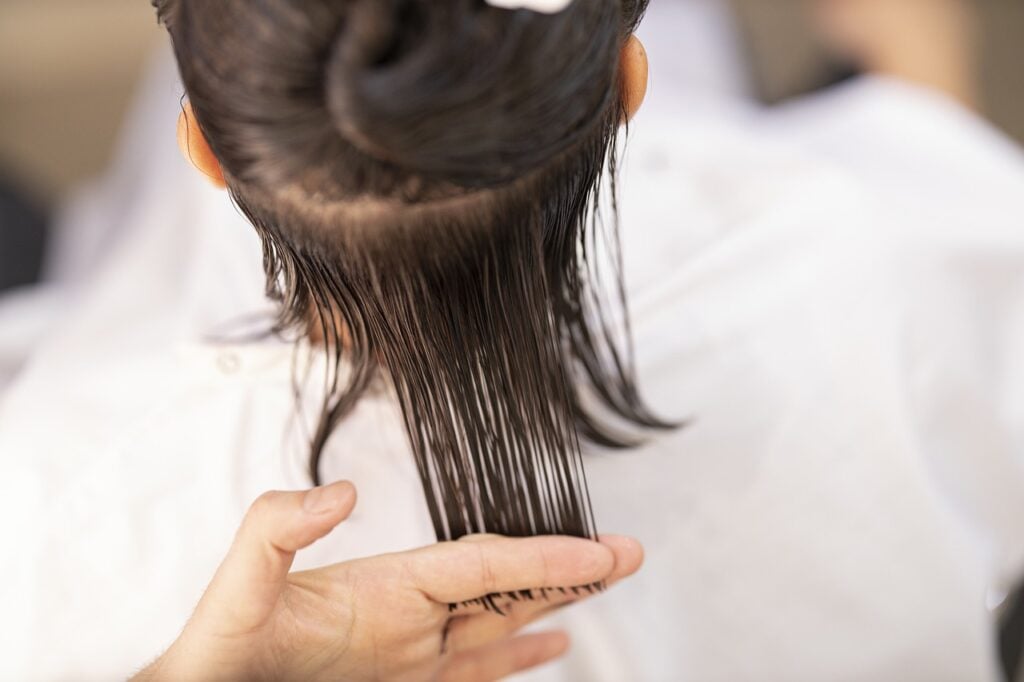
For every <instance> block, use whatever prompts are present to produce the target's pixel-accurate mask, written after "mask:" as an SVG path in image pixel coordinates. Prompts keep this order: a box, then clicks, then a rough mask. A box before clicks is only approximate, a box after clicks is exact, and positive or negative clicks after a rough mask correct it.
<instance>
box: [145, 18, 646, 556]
mask: <svg viewBox="0 0 1024 682" xmlns="http://www.w3.org/2000/svg"><path fill="white" fill-rule="evenodd" d="M154 4H156V5H157V7H158V9H159V12H160V16H161V19H162V20H163V21H164V22H165V24H166V26H167V28H168V30H169V31H170V34H171V37H172V41H173V44H174V49H175V53H176V55H177V59H178V64H179V68H180V72H181V76H182V79H183V82H184V85H185V88H186V91H187V93H186V94H187V96H188V99H189V103H190V109H186V111H185V112H184V118H183V122H182V125H181V128H180V133H181V134H180V137H181V139H182V140H183V142H184V145H185V147H186V150H187V152H188V153H189V155H190V157H192V158H193V160H194V161H195V162H196V163H197V165H199V166H200V167H201V168H202V169H203V170H204V172H205V173H206V174H207V175H209V176H211V178H213V179H214V180H215V181H216V180H219V179H221V178H222V179H223V182H224V183H225V184H226V186H227V188H228V190H229V191H230V193H231V196H232V198H233V199H234V201H235V202H236V203H237V205H238V206H239V207H240V208H241V210H242V211H243V212H244V213H245V215H246V216H247V217H248V218H249V219H250V221H251V222H252V223H253V225H254V226H255V228H256V230H257V231H258V233H259V235H260V237H261V238H262V240H263V246H264V253H265V268H266V274H267V285H268V289H267V290H268V294H269V295H270V297H271V298H272V299H274V300H276V301H277V302H278V303H279V305H280V318H279V322H278V329H279V330H281V331H286V330H291V331H294V332H297V333H298V335H299V336H306V337H309V338H312V339H315V340H316V342H317V343H319V344H322V345H323V346H324V347H325V348H326V351H327V353H328V356H329V357H330V358H332V361H333V363H334V370H333V372H332V381H333V385H332V389H331V395H330V402H329V405H328V407H327V409H326V410H325V414H324V418H323V422H322V424H321V427H320V429H319V431H318V433H317V434H316V436H315V438H314V442H313V455H312V462H311V468H312V473H313V476H314V478H317V464H318V460H319V457H320V454H321V451H322V449H323V446H324V443H325V441H326V439H327V437H328V436H329V435H330V432H331V430H332V428H333V427H334V426H335V425H336V424H337V422H338V420H340V419H341V418H342V417H343V416H344V415H345V414H346V413H347V411H348V410H350V409H351V407H352V405H353V404H354V402H355V401H356V400H357V399H358V397H359V396H360V394H361V393H362V392H363V390H364V389H365V388H366V386H367V384H368V382H369V380H370V378H371V377H372V376H373V374H374V371H375V370H376V369H378V368H380V369H382V370H383V371H384V373H385V375H386V376H387V377H388V378H389V379H390V381H391V383H392V384H393V386H394V391H395V394H396V396H397V398H398V401H399V403H400V405H401V408H402V412H403V415H404V417H405V422H406V427H407V430H408V432H409V437H410V442H411V444H412V448H413V450H414V451H415V453H416V455H417V460H418V462H419V464H420V472H421V475H422V476H423V481H424V486H425V488H426V491H427V497H428V503H429V504H430V505H431V511H432V514H433V515H434V522H435V526H436V527H437V529H438V534H439V535H441V536H443V537H445V536H447V537H457V536H459V535H462V534H464V533H466V532H472V531H483V530H491V531H493V530H496V529H497V530H500V531H501V532H504V533H511V534H530V533H537V532H555V531H557V532H576V533H577V534H581V535H587V534H592V533H593V528H592V526H591V520H590V519H589V515H588V514H589V512H588V510H587V508H586V504H585V500H584V498H585V489H584V487H583V485H582V479H581V472H580V470H579V467H578V453H579V442H578V436H579V435H583V436H584V437H586V438H590V439H592V440H595V441H597V442H600V443H603V444H606V445H615V444H619V445H621V444H622V443H623V442H624V441H623V438H622V437H621V436H620V435H619V433H618V430H617V429H615V428H613V427H611V426H610V425H609V418H611V417H612V416H613V415H617V417H619V418H623V419H624V420H625V421H626V422H631V423H633V424H638V425H642V426H653V427H659V426H664V424H663V423H662V422H660V421H659V420H657V419H656V418H654V417H653V416H652V415H650V414H649V413H648V411H647V410H646V408H645V407H644V406H643V404H642V402H641V400H640V398H639V396H638V394H637V391H636V387H635V385H634V381H633V377H632V370H631V366H630V363H629V358H628V353H624V352H623V350H622V349H621V348H620V344H619V343H617V339H619V338H620V335H619V334H618V333H616V332H615V331H614V330H613V329H612V328H611V326H610V320H609V319H608V318H607V317H606V314H605V311H604V308H605V300H606V299H604V298H603V297H602V296H601V295H600V291H599V288H598V287H597V282H596V281H595V280H596V277H597V274H596V272H595V263H596V261H597V260H598V259H599V256H598V255H596V254H595V249H597V247H598V243H599V241H600V239H599V236H600V235H599V233H600V229H599V228H600V226H601V224H602V217H601V213H600V211H599V210H598V208H599V203H600V196H601V194H602V187H603V189H604V190H606V191H607V192H608V193H610V195H611V197H612V198H613V195H614V182H613V179H614V173H615V148H616V136H617V131H618V129H619V127H620V125H621V124H622V123H624V122H625V121H626V120H627V119H628V118H629V116H630V115H631V114H632V112H633V111H635V109H636V107H637V106H639V102H640V100H642V98H643V92H644V89H645V87H646V77H647V74H646V61H645V58H644V56H643V50H642V47H640V45H639V42H637V41H635V39H633V38H631V36H632V32H633V30H634V29H635V27H636V25H637V23H638V22H639V21H640V19H641V16H642V14H643V11H644V9H645V7H646V4H647V0H575V2H572V3H571V4H570V5H569V6H568V8H567V9H565V10H564V11H562V12H559V13H555V14H543V13H539V12H534V11H529V10H522V9H520V10H514V11H513V10H507V9H500V8H497V7H493V6H491V5H489V4H487V3H486V2H484V0H261V1H260V2H250V1H249V0H217V2H208V1H207V0H154ZM207 145H208V146H207ZM605 176H609V177H610V178H611V180H612V181H611V182H608V183H602V178H603V177H605ZM612 203H613V202H612ZM613 210H614V209H613ZM613 227H614V226H613ZM620 276H621V274H620ZM627 333H628V332H627ZM627 345H628V344H627ZM342 379H343V380H342ZM602 413H603V416H599V415H602ZM545 485H546V486H547V487H548V488H550V490H548V491H544V490H541V489H540V488H543V487H544V486H545ZM495 526H497V527H498V528H495Z"/></svg>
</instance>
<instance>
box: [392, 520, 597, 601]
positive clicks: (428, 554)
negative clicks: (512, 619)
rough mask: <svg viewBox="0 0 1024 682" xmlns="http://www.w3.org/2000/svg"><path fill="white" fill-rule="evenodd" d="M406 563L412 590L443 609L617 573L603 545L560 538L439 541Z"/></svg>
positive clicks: (590, 580) (407, 557)
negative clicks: (514, 592)
mask: <svg viewBox="0 0 1024 682" xmlns="http://www.w3.org/2000/svg"><path fill="white" fill-rule="evenodd" d="M406 560H407V562H408V563H407V569H408V572H409V574H410V575H411V576H412V579H413V581H414V583H415V586H416V587H417V588H419V589H420V591H422V592H423V593H424V594H426V595H427V596H428V597H429V598H430V599H432V600H434V601H437V602H440V603H443V604H451V603H458V602H462V601H467V600H470V599H475V598H477V597H481V596H483V595H487V594H491V593H494V592H511V591H518V590H529V589H535V588H557V587H563V586H572V585H588V584H591V583H596V582H599V581H601V580H604V579H605V578H607V577H608V576H609V575H610V574H611V572H612V570H613V569H614V568H615V557H614V554H613V552H612V550H611V549H610V548H608V547H607V546H605V545H602V544H601V543H598V542H594V541H592V540H583V539H580V538H570V537H561V536H545V537H534V538H504V537H497V538H491V539H487V540H478V541H473V542H443V543H440V544H437V545H432V546H430V547H424V548H422V549H418V550H414V551H413V552H409V553H408V554H407V556H406Z"/></svg>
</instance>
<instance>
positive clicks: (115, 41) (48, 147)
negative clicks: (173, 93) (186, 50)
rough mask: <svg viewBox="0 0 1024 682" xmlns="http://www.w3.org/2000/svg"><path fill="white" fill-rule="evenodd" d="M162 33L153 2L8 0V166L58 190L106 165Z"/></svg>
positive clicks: (2, 73) (0, 38)
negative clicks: (146, 64) (135, 88)
mask: <svg viewBox="0 0 1024 682" xmlns="http://www.w3.org/2000/svg"><path fill="white" fill-rule="evenodd" d="M159 38H160V31H159V29H158V27H157V25H156V19H155V13H154V11H153V9H152V7H151V6H150V4H149V2H147V0H0V166H2V167H5V168H11V167H13V168H14V169H15V170H16V171H17V173H18V175H19V176H21V177H22V178H24V179H25V180H26V181H28V182H29V183H31V184H32V185H33V186H34V187H35V188H36V189H37V190H38V191H40V192H41V193H42V194H44V195H46V196H49V197H52V196H53V195H55V194H57V193H58V192H60V191H62V190H64V189H66V188H68V187H69V186H70V185H72V184H73V183H75V182H78V181H80V180H81V179H83V178H86V177H88V176H90V175H93V174H95V173H97V172H98V171H99V170H101V169H102V168H103V166H104V165H105V163H106V162H107V159H108V156H109V151H110V146H111V142H112V141H113V139H114V137H115V135H116V132H117V129H118V127H119V125H120V117H121V115H122V113H123V111H124V109H125V107H126V106H127V104H128V101H129V98H130V97H131V94H132V90H133V87H134V83H135V80H136V78H137V76H138V74H139V73H140V70H141V69H142V68H143V66H144V64H145V58H146V54H147V53H148V51H149V49H150V48H151V46H152V45H153V44H154V43H155V41H156V40H157V39H159Z"/></svg>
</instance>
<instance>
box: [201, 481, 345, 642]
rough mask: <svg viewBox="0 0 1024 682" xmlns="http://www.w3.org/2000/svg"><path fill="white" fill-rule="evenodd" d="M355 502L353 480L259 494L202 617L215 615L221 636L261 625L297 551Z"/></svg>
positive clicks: (328, 528)
mask: <svg viewBox="0 0 1024 682" xmlns="http://www.w3.org/2000/svg"><path fill="white" fill-rule="evenodd" d="M355 502H356V489H355V487H354V486H353V485H352V484H351V483H349V482H348V481H340V482H338V483H333V484H331V485H327V486H322V487H320V488H313V489H312V490H308V491H295V492H268V493H264V494H262V495H260V497H259V498H258V499H257V500H256V501H255V502H254V503H253V504H252V506H251V507H249V511H248V512H247V513H246V515H245V519H244V520H243V521H242V525H241V527H240V528H239V529H238V533H237V534H236V535H235V540H234V543H233V544H232V545H231V549H230V550H229V551H228V555H227V557H225V559H224V562H223V563H222V564H221V565H220V568H218V569H217V574H216V575H215V576H214V578H213V581H212V582H211V583H210V587H209V588H208V589H207V591H206V594H204V595H203V599H202V601H201V602H200V605H199V608H198V609H197V612H196V613H197V615H199V614H200V613H202V614H203V617H204V618H213V623H212V624H214V627H216V629H217V630H218V631H219V632H220V633H222V634H231V633H236V632H248V631H251V630H253V629H255V628H258V627H259V626H261V625H262V624H263V623H264V622H265V620H266V619H267V618H268V617H269V615H270V614H271V612H272V611H273V609H274V606H275V605H276V603H277V600H278V598H279V597H280V595H281V591H282V589H284V584H285V579H286V578H287V576H288V571H289V570H290V569H291V566H292V561H293V560H294V559H295V553H296V552H297V551H298V550H300V549H303V548H304V547H308V546H309V545H311V544H313V543H314V542H316V541H317V540H319V539H320V538H322V537H323V536H325V535H327V533H329V532H330V531H331V530H332V529H333V528H334V527H335V526H337V525H338V524H339V523H341V522H342V521H344V520H345V519H346V518H348V515H349V514H350V513H351V512H352V508H353V507H354V506H355ZM211 610H212V611H213V613H210V611H211Z"/></svg>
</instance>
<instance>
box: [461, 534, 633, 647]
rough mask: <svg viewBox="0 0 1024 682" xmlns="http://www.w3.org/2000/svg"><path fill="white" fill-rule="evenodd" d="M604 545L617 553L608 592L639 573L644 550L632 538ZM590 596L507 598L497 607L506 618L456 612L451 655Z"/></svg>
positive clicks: (606, 539)
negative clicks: (531, 598) (624, 579)
mask: <svg viewBox="0 0 1024 682" xmlns="http://www.w3.org/2000/svg"><path fill="white" fill-rule="evenodd" d="M601 543H602V544H605V545H607V546H609V547H610V548H611V549H612V551H613V552H614V553H615V568H614V570H612V573H611V575H609V576H608V578H606V579H605V581H604V585H605V588H606V589H607V588H611V587H612V586H613V585H615V584H616V583H617V582H618V581H620V580H622V579H623V578H626V577H628V576H630V575H632V574H634V573H636V571H637V570H638V569H639V568H640V565H641V564H642V563H643V548H642V547H641V546H640V543H639V542H637V541H636V540H634V539H633V538H627V537H622V536H617V535H603V536H601ZM591 594H592V593H590V592H587V591H585V590H579V591H578V594H576V593H573V592H572V591H571V590H570V591H566V592H564V593H563V592H561V591H557V590H556V591H553V592H549V593H548V597H547V598H546V599H534V600H520V601H513V600H511V599H507V598H506V599H502V600H500V601H499V602H498V603H497V606H498V608H500V609H501V611H502V612H503V613H504V614H505V615H498V614H496V613H493V612H489V611H484V612H477V613H475V614H474V615H467V612H465V611H463V610H462V609H461V608H460V609H457V610H456V611H455V615H456V616H457V617H456V618H454V619H453V620H452V622H451V624H450V625H449V626H448V636H447V640H446V641H447V647H448V649H449V650H450V651H465V650H469V649H474V648H476V647H479V646H482V645H484V644H488V643H490V642H494V641H497V640H499V639H502V638H504V637H508V636H509V635H511V634H513V633H515V632H516V631H518V630H520V629H521V628H523V627H525V626H526V625H529V624H530V623H532V622H534V621H537V620H540V619H541V618H545V617H547V616H549V615H551V614H552V612H554V611H556V610H557V609H559V608H561V607H563V606H566V605H569V604H573V603H576V602H580V601H583V600H585V599H587V598H588V597H590V596H591Z"/></svg>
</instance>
